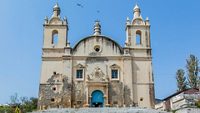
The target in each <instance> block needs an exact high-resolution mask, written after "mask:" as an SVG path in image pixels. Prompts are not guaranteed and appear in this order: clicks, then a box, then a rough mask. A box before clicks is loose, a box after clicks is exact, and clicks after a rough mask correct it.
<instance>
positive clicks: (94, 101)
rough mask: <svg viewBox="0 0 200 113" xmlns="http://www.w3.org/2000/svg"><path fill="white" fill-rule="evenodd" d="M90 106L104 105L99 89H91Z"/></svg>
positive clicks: (102, 95)
mask: <svg viewBox="0 0 200 113" xmlns="http://www.w3.org/2000/svg"><path fill="white" fill-rule="evenodd" d="M90 106H91V107H103V106H104V94H103V93H102V92H101V91H99V90H96V91H93V92H92V98H91V105H90Z"/></svg>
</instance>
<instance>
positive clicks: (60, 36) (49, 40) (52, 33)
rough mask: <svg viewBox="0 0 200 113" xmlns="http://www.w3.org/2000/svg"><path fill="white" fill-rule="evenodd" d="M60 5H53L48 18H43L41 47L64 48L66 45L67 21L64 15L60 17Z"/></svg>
mask: <svg viewBox="0 0 200 113" xmlns="http://www.w3.org/2000/svg"><path fill="white" fill-rule="evenodd" d="M60 12H61V10H60V7H59V5H58V4H56V5H55V6H54V7H53V14H52V16H51V18H50V19H48V17H46V18H45V23H44V44H43V48H64V47H65V46H67V34H68V23H67V19H66V17H65V18H64V19H61V17H60Z"/></svg>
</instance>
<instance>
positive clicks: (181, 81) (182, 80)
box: [176, 69, 187, 91]
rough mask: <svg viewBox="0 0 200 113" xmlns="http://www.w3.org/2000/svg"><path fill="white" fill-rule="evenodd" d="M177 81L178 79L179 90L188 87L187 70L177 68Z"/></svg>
mask: <svg viewBox="0 0 200 113" xmlns="http://www.w3.org/2000/svg"><path fill="white" fill-rule="evenodd" d="M176 81H177V87H178V91H182V90H184V89H186V88H187V82H186V77H185V72H184V70H183V69H179V70H177V72H176Z"/></svg>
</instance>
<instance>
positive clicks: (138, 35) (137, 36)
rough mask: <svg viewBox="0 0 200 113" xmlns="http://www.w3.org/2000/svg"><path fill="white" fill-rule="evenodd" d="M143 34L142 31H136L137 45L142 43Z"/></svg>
mask: <svg viewBox="0 0 200 113" xmlns="http://www.w3.org/2000/svg"><path fill="white" fill-rule="evenodd" d="M141 36H142V33H141V31H139V30H138V31H136V45H140V44H141Z"/></svg>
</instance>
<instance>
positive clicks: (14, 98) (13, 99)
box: [10, 93, 19, 105]
mask: <svg viewBox="0 0 200 113" xmlns="http://www.w3.org/2000/svg"><path fill="white" fill-rule="evenodd" d="M10 101H11V103H10V104H12V105H17V104H19V97H18V94H17V93H15V94H14V95H12V96H10Z"/></svg>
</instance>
